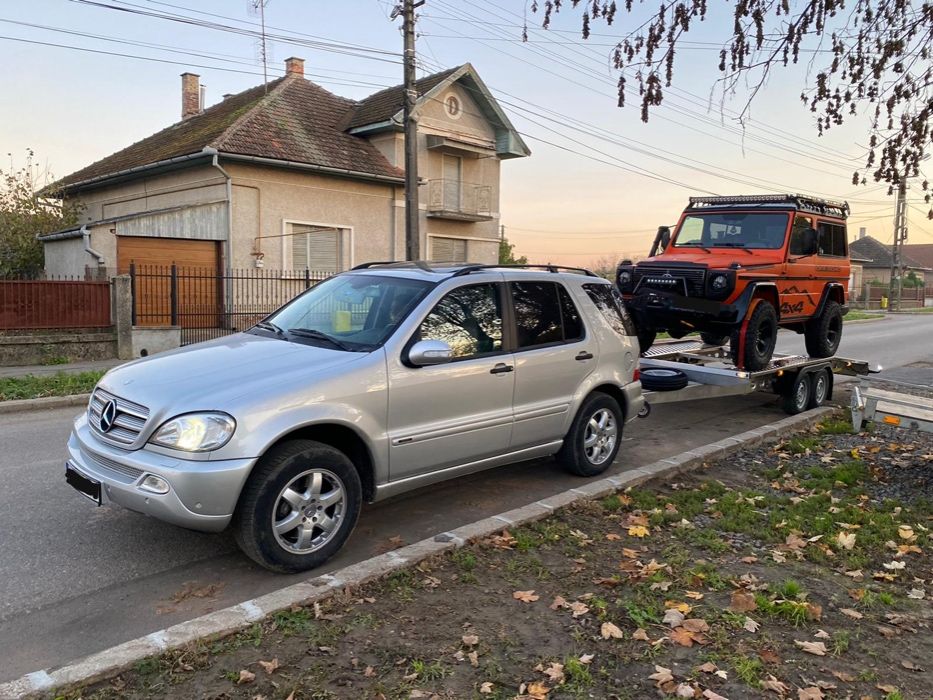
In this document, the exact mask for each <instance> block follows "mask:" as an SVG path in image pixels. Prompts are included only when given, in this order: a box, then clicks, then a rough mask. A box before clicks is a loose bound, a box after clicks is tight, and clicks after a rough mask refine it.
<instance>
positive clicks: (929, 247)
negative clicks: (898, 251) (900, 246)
mask: <svg viewBox="0 0 933 700" xmlns="http://www.w3.org/2000/svg"><path fill="white" fill-rule="evenodd" d="M904 255H906V256H908V257H910V259H911V260H914V261H915V262H917V263H919V264H920V265H923V266H924V267H925V268H927V269H930V270H933V243H908V244H906V245H905V246H904ZM931 284H933V279H930V280H927V286H930V285H931Z"/></svg>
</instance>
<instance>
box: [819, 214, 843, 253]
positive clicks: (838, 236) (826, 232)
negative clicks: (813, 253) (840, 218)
mask: <svg viewBox="0 0 933 700" xmlns="http://www.w3.org/2000/svg"><path fill="white" fill-rule="evenodd" d="M816 230H817V231H818V232H819V234H820V237H819V254H820V255H829V256H832V257H835V258H844V257H845V256H846V227H845V226H840V225H839V224H831V223H829V222H828V221H821V222H820V223H819V226H817V229H816Z"/></svg>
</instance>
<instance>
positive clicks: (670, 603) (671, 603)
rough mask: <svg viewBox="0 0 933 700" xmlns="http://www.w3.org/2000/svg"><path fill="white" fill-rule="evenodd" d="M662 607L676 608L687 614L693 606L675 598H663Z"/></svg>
mask: <svg viewBox="0 0 933 700" xmlns="http://www.w3.org/2000/svg"><path fill="white" fill-rule="evenodd" d="M664 607H665V608H666V609H668V610H678V611H680V612H682V613H683V614H684V615H687V614H688V613H689V612H690V611H691V610H693V607H692V606H691V605H690V604H689V603H681V602H680V601H677V600H665V601H664Z"/></svg>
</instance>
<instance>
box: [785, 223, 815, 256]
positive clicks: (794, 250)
mask: <svg viewBox="0 0 933 700" xmlns="http://www.w3.org/2000/svg"><path fill="white" fill-rule="evenodd" d="M808 228H813V219H811V218H810V217H809V216H800V214H798V215H797V216H795V217H794V227H793V229H791V232H790V254H791V255H803V254H804V246H803V232H804V231H806V230H807V229H808Z"/></svg>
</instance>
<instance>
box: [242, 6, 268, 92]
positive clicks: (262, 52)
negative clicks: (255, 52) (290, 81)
mask: <svg viewBox="0 0 933 700" xmlns="http://www.w3.org/2000/svg"><path fill="white" fill-rule="evenodd" d="M268 4H269V0H247V3H246V7H247V11H248V12H249V14H250V15H252V16H253V17H256V16H258V17H259V25H260V27H261V36H260V39H259V44H258V49H259V60H260V61H262V82H263V90H265V91H268V89H269V88H268V87H267V85H268V83H269V69H268V65H269V54H268V48H269V47H268V44H267V41H266V5H268Z"/></svg>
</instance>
